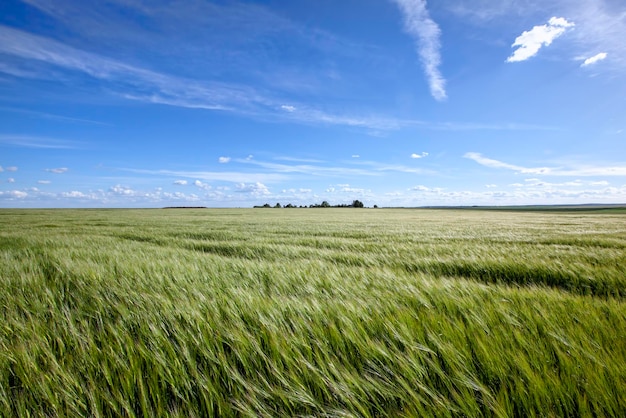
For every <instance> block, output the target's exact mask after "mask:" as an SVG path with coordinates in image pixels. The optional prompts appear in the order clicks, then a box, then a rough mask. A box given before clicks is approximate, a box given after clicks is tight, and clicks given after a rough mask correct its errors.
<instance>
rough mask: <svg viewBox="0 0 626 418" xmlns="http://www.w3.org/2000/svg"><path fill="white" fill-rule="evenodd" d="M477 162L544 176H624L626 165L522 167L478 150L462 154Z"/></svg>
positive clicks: (492, 166)
mask: <svg viewBox="0 0 626 418" xmlns="http://www.w3.org/2000/svg"><path fill="white" fill-rule="evenodd" d="M463 157H464V158H468V159H470V160H473V161H475V162H477V163H478V164H480V165H482V166H485V167H489V168H498V169H500V168H501V169H506V170H512V171H515V172H518V173H520V174H535V175H546V176H580V177H592V176H618V177H619V176H626V165H623V166H580V167H569V168H567V167H566V168H564V167H522V166H519V165H515V164H509V163H506V162H503V161H499V160H494V159H492V158H488V157H485V156H483V155H482V154H480V153H478V152H468V153H466V154H465V155H464V156H463Z"/></svg>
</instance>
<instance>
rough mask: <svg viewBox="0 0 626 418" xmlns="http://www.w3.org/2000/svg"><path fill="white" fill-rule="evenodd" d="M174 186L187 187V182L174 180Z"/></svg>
mask: <svg viewBox="0 0 626 418" xmlns="http://www.w3.org/2000/svg"><path fill="white" fill-rule="evenodd" d="M174 184H176V185H178V186H186V185H187V180H176V181H175V182H174Z"/></svg>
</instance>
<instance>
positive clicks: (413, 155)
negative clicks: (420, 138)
mask: <svg viewBox="0 0 626 418" xmlns="http://www.w3.org/2000/svg"><path fill="white" fill-rule="evenodd" d="M424 157H428V153H427V152H422V153H421V154H411V158H414V159H418V158H424Z"/></svg>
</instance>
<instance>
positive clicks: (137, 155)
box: [0, 0, 626, 207]
mask: <svg viewBox="0 0 626 418" xmlns="http://www.w3.org/2000/svg"><path fill="white" fill-rule="evenodd" d="M624 39H626V3H624V1H623V0H555V1H552V2H545V1H539V0H500V1H497V2H496V1H492V0H439V1H424V0H358V1H357V0H345V1H341V2H338V1H329V0H316V1H310V0H299V1H298V0H297V1H294V0H270V1H256V2H255V1H241V2H235V1H201V0H185V1H160V0H151V1H147V0H146V1H142V0H110V1H107V2H102V1H87V0H85V1H76V0H23V1H18V0H4V1H3V2H2V3H1V4H0V207H162V206H211V207H249V206H252V205H258V204H263V203H266V202H267V203H270V204H272V205H273V204H275V203H276V202H280V203H282V204H287V203H292V204H295V205H308V204H311V203H319V202H321V201H323V200H327V201H329V202H330V203H331V204H341V203H350V202H352V201H353V200H354V199H359V200H362V201H363V202H364V203H365V204H366V205H367V206H373V205H374V204H377V205H379V206H424V205H511V204H574V203H625V202H626V42H624Z"/></svg>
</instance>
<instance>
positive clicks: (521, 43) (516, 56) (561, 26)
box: [506, 17, 574, 62]
mask: <svg viewBox="0 0 626 418" xmlns="http://www.w3.org/2000/svg"><path fill="white" fill-rule="evenodd" d="M572 27H574V23H573V22H568V21H567V20H566V19H564V18H562V17H552V18H550V20H549V21H548V23H547V24H545V25H541V26H535V27H534V28H532V29H531V30H529V31H524V32H523V33H522V34H521V35H520V36H518V37H517V38H516V39H515V42H514V43H513V45H511V47H513V48H514V47H518V48H517V49H516V50H515V51H514V52H513V55H511V56H510V57H508V58H507V59H506V62H519V61H525V60H527V59H529V58H531V57H534V56H535V55H536V54H537V53H538V52H539V50H540V49H541V47H543V46H548V45H550V44H551V43H552V41H554V40H555V39H556V38H558V37H559V36H561V35H563V34H564V33H565V32H566V31H567V29H568V28H572Z"/></svg>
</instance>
